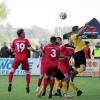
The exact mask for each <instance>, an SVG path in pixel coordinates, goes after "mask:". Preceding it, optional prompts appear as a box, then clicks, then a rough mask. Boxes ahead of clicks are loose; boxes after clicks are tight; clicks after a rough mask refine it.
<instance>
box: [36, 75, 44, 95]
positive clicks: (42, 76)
mask: <svg viewBox="0 0 100 100" xmlns="http://www.w3.org/2000/svg"><path fill="white" fill-rule="evenodd" d="M43 78H44V74H43V75H40V76H39V78H38V86H37V89H36V92H37V93H38V92H39V91H40V86H41V83H42V80H43Z"/></svg>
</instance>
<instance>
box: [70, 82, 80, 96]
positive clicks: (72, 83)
mask: <svg viewBox="0 0 100 100" xmlns="http://www.w3.org/2000/svg"><path fill="white" fill-rule="evenodd" d="M69 85H70V86H71V87H72V88H73V89H74V90H75V91H76V92H77V96H80V95H82V91H81V90H80V89H79V88H78V87H77V86H76V84H75V83H74V82H72V81H70V82H69Z"/></svg>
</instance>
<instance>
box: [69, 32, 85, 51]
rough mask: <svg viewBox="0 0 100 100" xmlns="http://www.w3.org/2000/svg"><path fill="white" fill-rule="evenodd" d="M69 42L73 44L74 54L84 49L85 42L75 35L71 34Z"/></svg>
mask: <svg viewBox="0 0 100 100" xmlns="http://www.w3.org/2000/svg"><path fill="white" fill-rule="evenodd" d="M70 40H71V42H72V43H73V46H74V47H75V52H78V51H81V50H83V49H84V47H85V42H84V41H83V40H82V39H81V38H80V37H79V36H77V34H76V33H73V34H72V35H71V37H70Z"/></svg>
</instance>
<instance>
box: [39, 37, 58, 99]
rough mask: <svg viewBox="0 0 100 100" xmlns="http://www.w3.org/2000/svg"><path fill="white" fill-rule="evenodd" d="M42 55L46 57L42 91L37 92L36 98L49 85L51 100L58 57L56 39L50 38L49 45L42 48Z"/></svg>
mask: <svg viewBox="0 0 100 100" xmlns="http://www.w3.org/2000/svg"><path fill="white" fill-rule="evenodd" d="M44 55H45V57H46V61H45V78H44V84H43V89H42V90H41V91H40V92H39V94H38V96H41V94H42V93H43V92H44V91H45V90H46V87H47V84H48V82H49V84H50V92H49V97H48V98H52V90H53V86H54V83H55V79H54V78H55V71H56V70H57V68H58V57H59V55H60V48H59V46H58V45H56V37H55V36H52V37H51V38H50V44H48V45H46V46H45V47H44Z"/></svg>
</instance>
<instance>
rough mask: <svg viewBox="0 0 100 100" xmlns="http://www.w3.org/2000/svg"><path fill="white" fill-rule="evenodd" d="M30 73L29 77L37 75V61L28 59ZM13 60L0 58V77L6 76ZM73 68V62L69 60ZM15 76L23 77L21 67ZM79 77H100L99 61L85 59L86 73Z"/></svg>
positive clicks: (23, 73)
mask: <svg viewBox="0 0 100 100" xmlns="http://www.w3.org/2000/svg"><path fill="white" fill-rule="evenodd" d="M28 61H29V66H30V73H31V75H39V72H40V68H37V64H38V62H39V59H31V58H30V59H29V60H28ZM12 62H13V58H0V75H8V73H9V70H10V67H11V64H12ZM71 63H72V65H73V66H74V61H73V60H71ZM15 75H25V72H24V71H23V70H21V65H20V66H19V68H18V69H17V70H16V72H15ZM79 76H97V77H98V76H100V60H99V59H87V67H86V71H85V72H83V73H81V74H79Z"/></svg>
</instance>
